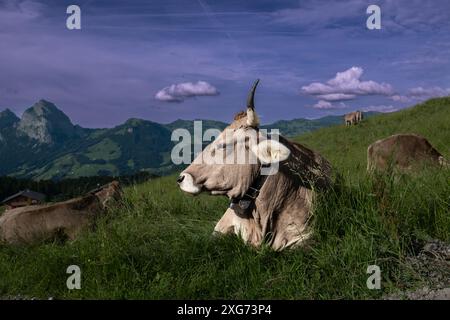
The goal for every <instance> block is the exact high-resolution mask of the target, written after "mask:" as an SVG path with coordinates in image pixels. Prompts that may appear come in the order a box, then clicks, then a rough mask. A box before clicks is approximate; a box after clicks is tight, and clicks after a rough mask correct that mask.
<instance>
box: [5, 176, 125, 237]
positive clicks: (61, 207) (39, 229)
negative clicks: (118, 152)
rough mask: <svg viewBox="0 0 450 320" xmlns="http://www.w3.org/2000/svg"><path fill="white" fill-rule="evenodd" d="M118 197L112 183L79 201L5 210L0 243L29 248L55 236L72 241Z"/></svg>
mask: <svg viewBox="0 0 450 320" xmlns="http://www.w3.org/2000/svg"><path fill="white" fill-rule="evenodd" d="M120 196H121V191H120V187H119V183H118V182H117V181H113V182H111V183H109V184H107V185H105V186H103V187H100V188H98V189H96V190H93V191H91V192H90V193H88V194H87V195H85V196H82V197H79V198H75V199H70V200H68V201H64V202H57V203H53V204H47V205H32V206H27V207H21V208H16V209H12V210H8V211H6V212H5V213H3V215H2V216H0V241H1V242H7V243H12V244H18V243H28V244H31V243H34V242H37V241H43V240H47V239H52V238H54V237H56V236H62V237H64V238H68V239H70V240H73V239H75V237H76V236H77V235H78V234H79V233H80V231H82V230H83V229H85V228H86V227H88V226H90V225H92V223H93V222H94V219H95V217H96V216H98V215H100V214H102V213H103V212H105V211H106V209H107V208H108V207H109V204H110V201H111V200H113V199H114V200H118V199H119V198H120Z"/></svg>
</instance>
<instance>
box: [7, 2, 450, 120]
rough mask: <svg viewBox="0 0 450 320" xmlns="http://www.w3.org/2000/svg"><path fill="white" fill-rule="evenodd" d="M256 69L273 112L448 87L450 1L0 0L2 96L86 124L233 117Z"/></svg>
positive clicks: (304, 112) (419, 94) (403, 101)
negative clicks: (74, 13) (377, 22)
mask: <svg viewBox="0 0 450 320" xmlns="http://www.w3.org/2000/svg"><path fill="white" fill-rule="evenodd" d="M71 4H77V5H79V7H80V8H81V27H82V29H81V30H68V29H67V28H66V19H67V17H68V14H66V8H67V6H69V5H71ZM370 4H377V5H378V6H380V8H381V27H382V28H381V30H368V29H367V28H366V20H367V18H368V16H369V15H368V14H367V13H366V9H367V7H368V6H369V5H370ZM256 78H260V79H261V83H260V86H259V88H258V92H257V97H256V107H257V110H258V112H259V114H260V116H261V120H262V122H264V123H269V122H273V121H275V120H278V119H293V118H299V117H306V118H317V117H321V116H324V115H329V114H343V113H345V112H348V111H353V110H355V109H362V110H378V111H384V112H388V111H392V110H397V109H400V108H404V107H407V106H410V105H413V104H415V103H417V102H419V101H421V100H424V99H427V98H429V97H432V96H443V95H448V94H450V2H448V1H447V0H442V1H436V0H434V1H426V0H420V1H419V0H404V1H402V0H395V1H394V0H386V1H362V0H361V1H360V0H358V1H356V0H350V1H317V0H315V1H312V0H311V1H309V0H304V1H298V0H297V1H290V0H286V1H284V0H277V1H273V0H270V1H269V0H258V1H242V0H214V1H212V0H141V1H138V0H128V1H119V0H70V1H66V0H45V1H44V0H23V1H22V0H0V110H2V109H5V108H10V109H11V110H13V111H14V112H16V113H17V114H18V115H20V114H21V113H22V112H23V111H24V110H25V109H26V108H27V107H29V106H31V105H32V104H33V103H34V102H36V101H37V100H39V99H42V98H43V99H46V100H49V101H52V102H54V103H55V104H56V105H57V106H58V107H59V108H60V109H62V110H63V111H64V112H65V113H66V114H67V115H69V117H70V118H71V119H72V120H73V122H74V123H77V124H80V125H82V126H85V127H110V126H114V125H117V124H119V123H121V122H123V121H125V120H126V119H128V118H131V117H137V118H144V119H148V120H153V121H157V122H169V121H173V120H176V119H178V118H182V119H196V118H203V119H205V118H207V119H215V120H222V121H229V120H230V119H231V118H232V116H233V114H234V113H235V112H237V111H239V110H241V109H243V108H244V106H245V99H246V95H247V92H248V89H249V87H251V85H252V83H253V81H254V80H255V79H256Z"/></svg>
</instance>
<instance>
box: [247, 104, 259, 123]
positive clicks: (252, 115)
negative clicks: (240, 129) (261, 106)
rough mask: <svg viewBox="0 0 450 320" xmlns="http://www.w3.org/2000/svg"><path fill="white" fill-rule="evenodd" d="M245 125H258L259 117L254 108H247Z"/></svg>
mask: <svg viewBox="0 0 450 320" xmlns="http://www.w3.org/2000/svg"><path fill="white" fill-rule="evenodd" d="M247 125H248V126H250V127H258V126H259V118H258V115H257V114H256V112H255V110H253V109H250V108H248V109H247Z"/></svg>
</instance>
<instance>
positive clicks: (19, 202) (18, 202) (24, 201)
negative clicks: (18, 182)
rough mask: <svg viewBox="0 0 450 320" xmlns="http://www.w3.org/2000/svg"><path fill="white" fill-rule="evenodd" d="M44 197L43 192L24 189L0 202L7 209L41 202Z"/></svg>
mask: <svg viewBox="0 0 450 320" xmlns="http://www.w3.org/2000/svg"><path fill="white" fill-rule="evenodd" d="M45 198H46V195H45V194H42V193H39V192H35V191H31V190H24V191H20V192H18V193H16V194H14V195H12V196H10V197H8V198H6V199H5V200H3V201H2V204H3V205H5V206H6V209H7V210H10V209H14V208H18V207H25V206H29V205H33V204H40V203H43V202H44V201H45Z"/></svg>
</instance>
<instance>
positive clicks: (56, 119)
mask: <svg viewBox="0 0 450 320" xmlns="http://www.w3.org/2000/svg"><path fill="white" fill-rule="evenodd" d="M17 130H18V133H19V134H22V135H26V136H28V137H29V138H31V139H34V140H37V141H39V142H40V143H46V144H51V143H58V142H64V141H65V139H67V138H71V137H73V136H75V135H76V132H77V130H76V128H75V126H74V125H73V124H72V122H71V121H70V119H69V117H67V116H66V115H65V114H64V112H62V111H61V110H59V109H58V108H57V107H56V106H55V105H54V104H53V103H51V102H49V101H46V100H39V101H38V102H37V103H35V104H34V105H33V106H32V107H30V108H28V109H27V110H25V112H24V113H23V115H22V118H21V120H20V122H19V124H18V127H17Z"/></svg>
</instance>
